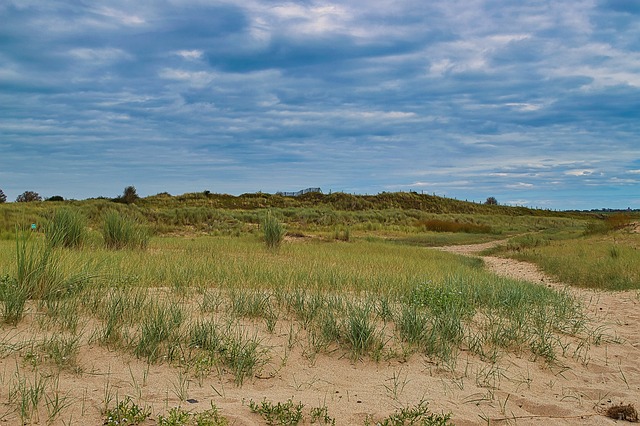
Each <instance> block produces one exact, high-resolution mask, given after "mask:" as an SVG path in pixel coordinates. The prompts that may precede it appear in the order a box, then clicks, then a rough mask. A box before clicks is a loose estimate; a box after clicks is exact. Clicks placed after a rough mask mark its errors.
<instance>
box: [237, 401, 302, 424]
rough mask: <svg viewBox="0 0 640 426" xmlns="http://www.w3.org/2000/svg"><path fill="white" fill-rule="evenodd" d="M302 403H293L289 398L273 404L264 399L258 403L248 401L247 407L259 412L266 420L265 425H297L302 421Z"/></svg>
mask: <svg viewBox="0 0 640 426" xmlns="http://www.w3.org/2000/svg"><path fill="white" fill-rule="evenodd" d="M303 407H304V405H303V404H302V403H301V402H299V403H297V404H294V403H293V401H292V400H291V399H289V400H288V401H287V402H284V403H280V402H278V403H277V404H275V405H274V404H273V403H272V402H268V401H267V400H266V399H264V400H263V401H262V402H261V403H260V404H258V403H256V402H254V401H253V400H251V401H249V408H250V409H251V411H252V412H253V413H257V414H260V415H261V416H262V418H263V419H264V420H265V421H266V422H267V425H283V426H286V425H297V424H298V423H300V421H302V417H303V416H302V408H303Z"/></svg>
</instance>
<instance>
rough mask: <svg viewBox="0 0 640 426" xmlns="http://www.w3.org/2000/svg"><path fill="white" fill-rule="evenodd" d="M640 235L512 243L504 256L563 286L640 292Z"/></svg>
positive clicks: (616, 234) (505, 250) (607, 235)
mask: <svg viewBox="0 0 640 426" xmlns="http://www.w3.org/2000/svg"><path fill="white" fill-rule="evenodd" d="M639 248H640V235H639V234H630V233H627V232H621V231H615V232H612V233H608V234H597V235H588V236H585V237H580V238H573V239H562V240H545V241H544V242H542V243H537V244H532V243H531V242H528V243H526V244H522V240H521V239H520V240H519V242H516V243H510V244H508V245H507V247H504V248H502V250H499V249H498V250H496V251H497V252H500V253H501V254H503V255H506V256H510V257H513V258H516V259H520V260H525V261H528V262H533V263H535V264H537V265H538V266H540V268H542V270H543V271H545V272H546V273H548V274H550V275H552V276H554V277H555V278H556V279H558V280H559V281H561V282H564V283H567V284H571V285H575V286H578V287H586V288H594V289H604V290H631V289H640V251H639V250H638V249H639Z"/></svg>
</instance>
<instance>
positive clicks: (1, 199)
mask: <svg viewBox="0 0 640 426" xmlns="http://www.w3.org/2000/svg"><path fill="white" fill-rule="evenodd" d="M5 201H7V196H6V195H4V192H2V189H0V203H4V202H5Z"/></svg>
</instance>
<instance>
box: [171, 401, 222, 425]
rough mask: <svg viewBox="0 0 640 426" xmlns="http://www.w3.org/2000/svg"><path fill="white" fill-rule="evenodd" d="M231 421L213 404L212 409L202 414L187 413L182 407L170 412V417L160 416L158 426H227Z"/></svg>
mask: <svg viewBox="0 0 640 426" xmlns="http://www.w3.org/2000/svg"><path fill="white" fill-rule="evenodd" d="M228 424H229V421H228V420H227V419H226V418H225V417H223V416H222V415H221V414H220V412H219V411H218V408H217V407H216V406H215V405H214V404H213V402H212V403H211V408H210V409H208V410H205V411H203V412H201V413H192V412H189V411H185V410H183V409H182V408H180V407H175V408H172V409H170V410H169V415H168V416H167V417H164V416H162V415H160V416H158V426H227V425H228Z"/></svg>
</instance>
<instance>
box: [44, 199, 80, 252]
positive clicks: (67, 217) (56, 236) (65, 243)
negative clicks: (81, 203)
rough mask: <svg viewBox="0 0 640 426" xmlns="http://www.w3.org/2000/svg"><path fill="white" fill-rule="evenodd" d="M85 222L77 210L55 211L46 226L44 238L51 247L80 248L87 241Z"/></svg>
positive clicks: (62, 209) (63, 209)
mask: <svg viewBox="0 0 640 426" xmlns="http://www.w3.org/2000/svg"><path fill="white" fill-rule="evenodd" d="M86 226H87V225H86V220H85V218H84V217H83V216H82V215H81V214H80V212H79V211H77V210H72V209H70V208H61V209H58V210H56V212H55V213H54V215H53V217H52V218H51V221H50V222H49V224H48V225H47V226H46V229H45V237H46V240H47V243H48V244H49V245H50V246H51V247H70V248H78V247H81V246H82V245H83V244H84V243H85V241H86V239H87V230H86Z"/></svg>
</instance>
